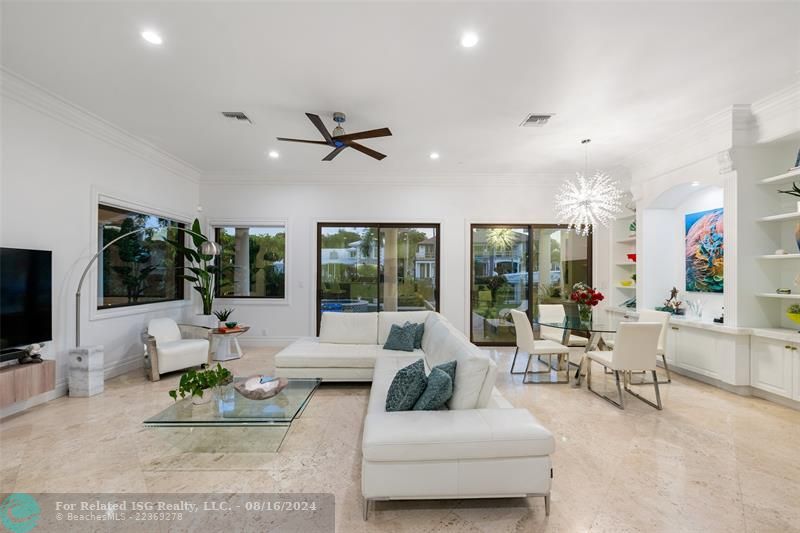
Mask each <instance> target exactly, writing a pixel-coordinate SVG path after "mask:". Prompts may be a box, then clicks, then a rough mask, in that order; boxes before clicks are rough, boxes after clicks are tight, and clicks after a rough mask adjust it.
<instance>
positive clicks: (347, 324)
mask: <svg viewBox="0 0 800 533" xmlns="http://www.w3.org/2000/svg"><path fill="white" fill-rule="evenodd" d="M319 341H320V342H322V343H330V344H378V313H334V312H328V313H322V322H321V323H320V326H319Z"/></svg>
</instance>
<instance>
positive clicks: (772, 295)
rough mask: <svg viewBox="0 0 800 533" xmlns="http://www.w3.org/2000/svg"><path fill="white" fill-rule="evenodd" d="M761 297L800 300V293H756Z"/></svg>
mask: <svg viewBox="0 0 800 533" xmlns="http://www.w3.org/2000/svg"><path fill="white" fill-rule="evenodd" d="M756 296H758V297H759V298H777V299H779V300H800V294H778V293H777V292H759V293H756Z"/></svg>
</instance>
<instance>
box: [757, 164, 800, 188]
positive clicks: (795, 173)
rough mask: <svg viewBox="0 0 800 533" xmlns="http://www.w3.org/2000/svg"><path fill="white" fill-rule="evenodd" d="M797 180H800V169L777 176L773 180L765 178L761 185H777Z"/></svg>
mask: <svg viewBox="0 0 800 533" xmlns="http://www.w3.org/2000/svg"><path fill="white" fill-rule="evenodd" d="M796 178H800V167H797V168H793V169H791V170H790V171H788V172H785V173H783V174H779V175H777V176H772V177H771V178H764V179H763V180H761V181H759V182H758V183H760V184H761V185H774V184H776V183H781V182H784V181H790V180H794V179H796Z"/></svg>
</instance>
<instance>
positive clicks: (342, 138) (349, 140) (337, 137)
mask: <svg viewBox="0 0 800 533" xmlns="http://www.w3.org/2000/svg"><path fill="white" fill-rule="evenodd" d="M306 116H307V117H308V120H310V121H311V122H312V123H313V124H314V126H316V127H317V129H318V130H319V132H320V133H321V134H322V138H323V139H325V140H324V141H309V140H305V139H287V138H286V137H278V140H279V141H289V142H295V143H308V144H324V145H327V146H332V147H333V151H332V152H331V153H329V154H328V155H326V156H325V157H323V158H322V160H323V161H332V160H333V158H334V157H336V156H337V155H339V154H340V153H341V152H342V150H344V149H345V148H348V147H350V148H354V149H356V150H358V151H359V152H361V153H362V154H367V155H368V156H370V157H374V158H375V159H377V160H378V161H380V160H381V159H383V158H384V157H386V155H384V154H382V153H380V152H376V151H375V150H373V149H372V148H367V147H366V146H364V145H363V144H360V143H357V142H356V141H357V140H359V139H372V138H374V137H388V136H389V135H391V134H392V132H391V131H389V128H380V129H377V130H369V131H359V132H356V133H345V132H344V128H342V124H343V123H344V121H345V116H344V113H339V112H336V113H334V114H333V120H334V122H336V127H335V128H334V129H333V132H332V133H328V130H327V128H326V127H325V125H324V124H323V123H322V119H321V118H319V115H314V114H312V113H306Z"/></svg>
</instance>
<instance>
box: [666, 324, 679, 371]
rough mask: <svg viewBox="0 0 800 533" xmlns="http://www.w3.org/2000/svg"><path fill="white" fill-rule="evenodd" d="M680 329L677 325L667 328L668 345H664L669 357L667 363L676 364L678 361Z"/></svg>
mask: <svg viewBox="0 0 800 533" xmlns="http://www.w3.org/2000/svg"><path fill="white" fill-rule="evenodd" d="M679 332H680V329H679V328H678V327H677V326H670V327H669V329H668V330H667V339H666V344H667V345H666V346H665V347H664V348H665V349H664V355H665V356H666V357H667V363H668V364H670V365H674V364H675V362H676V355H675V354H676V353H677V352H678V333H679Z"/></svg>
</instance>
